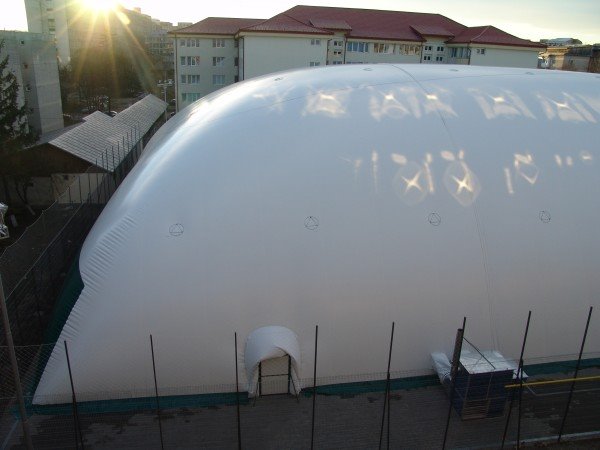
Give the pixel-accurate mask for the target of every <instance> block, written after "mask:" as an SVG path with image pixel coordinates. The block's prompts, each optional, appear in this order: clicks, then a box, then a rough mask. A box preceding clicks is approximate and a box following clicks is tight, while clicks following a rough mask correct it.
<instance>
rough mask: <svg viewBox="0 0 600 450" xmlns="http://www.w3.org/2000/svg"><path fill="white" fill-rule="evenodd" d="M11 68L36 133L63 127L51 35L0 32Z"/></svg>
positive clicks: (54, 52)
mask: <svg viewBox="0 0 600 450" xmlns="http://www.w3.org/2000/svg"><path fill="white" fill-rule="evenodd" d="M0 39H4V40H5V45H6V50H7V51H8V54H9V61H10V66H11V68H12V70H13V72H14V73H15V75H16V76H17V81H18V83H19V101H20V102H22V101H25V102H26V103H27V107H28V108H29V110H30V112H29V114H28V122H29V125H31V126H32V127H33V128H34V129H35V130H36V131H37V132H39V133H42V134H43V133H47V132H49V131H54V130H58V129H60V128H62V127H63V126H64V123H63V115H62V114H63V111H62V101H61V98H60V82H59V79H58V63H57V60H56V47H55V46H54V42H53V39H52V37H51V36H50V35H47V34H46V35H42V34H37V33H26V32H19V31H9V32H0Z"/></svg>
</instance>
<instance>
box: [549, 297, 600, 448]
mask: <svg viewBox="0 0 600 450" xmlns="http://www.w3.org/2000/svg"><path fill="white" fill-rule="evenodd" d="M593 310H594V307H593V306H590V310H589V312H588V317H587V322H586V324H585V331H584V332H583V340H582V341H581V348H580V349H579V357H578V358H577V365H576V366H575V374H574V375H573V381H572V382H571V389H570V390H569V399H568V400H567V407H566V408H565V413H564V415H563V420H562V423H561V425H560V431H559V432H558V440H557V442H560V440H561V438H562V435H563V431H564V428H565V422H566V421H567V415H568V414H569V408H570V407H571V400H572V399H573V389H575V382H576V381H577V374H578V373H579V366H580V365H581V356H582V355H583V347H584V346H585V340H586V338H587V332H588V328H589V327H590V319H591V318H592V311H593Z"/></svg>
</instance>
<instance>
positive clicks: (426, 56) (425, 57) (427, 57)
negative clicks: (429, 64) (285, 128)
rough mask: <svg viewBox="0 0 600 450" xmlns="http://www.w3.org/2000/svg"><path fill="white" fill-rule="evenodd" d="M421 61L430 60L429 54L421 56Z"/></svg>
mask: <svg viewBox="0 0 600 450" xmlns="http://www.w3.org/2000/svg"><path fill="white" fill-rule="evenodd" d="M423 61H431V55H425V56H423Z"/></svg>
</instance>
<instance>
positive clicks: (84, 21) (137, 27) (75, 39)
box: [25, 0, 192, 73]
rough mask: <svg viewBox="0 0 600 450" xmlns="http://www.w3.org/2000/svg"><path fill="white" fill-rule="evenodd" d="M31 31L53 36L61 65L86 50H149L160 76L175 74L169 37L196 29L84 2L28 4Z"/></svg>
mask: <svg viewBox="0 0 600 450" xmlns="http://www.w3.org/2000/svg"><path fill="white" fill-rule="evenodd" d="M25 11H26V14H27V25H28V30H29V31H30V32H33V33H43V34H49V35H52V36H53V38H54V40H55V43H56V48H57V56H58V61H59V64H61V65H67V64H69V62H70V60H71V57H72V56H74V55H75V54H77V52H78V51H80V50H81V49H84V48H95V47H105V46H116V45H120V46H128V47H130V48H133V49H135V50H136V51H138V50H139V49H140V47H142V48H143V47H145V49H146V50H147V52H148V53H149V54H150V55H152V56H153V57H154V58H155V61H156V64H157V67H156V69H157V70H158V71H159V72H167V73H168V72H171V71H172V70H173V64H174V60H173V39H172V37H171V36H169V35H168V34H167V33H168V32H169V31H172V30H175V29H177V28H182V27H186V26H189V25H192V24H191V23H187V22H182V23H179V24H177V25H176V26H174V25H173V24H172V23H170V22H163V21H160V20H157V19H154V18H152V17H150V16H149V15H147V14H144V13H143V12H142V10H141V9H140V8H133V9H131V10H130V9H126V8H123V7H121V6H117V7H115V9H114V10H112V11H106V12H94V11H92V10H90V9H89V7H86V5H85V4H84V2H83V1H81V0H25Z"/></svg>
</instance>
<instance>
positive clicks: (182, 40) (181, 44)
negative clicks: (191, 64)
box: [179, 39, 185, 47]
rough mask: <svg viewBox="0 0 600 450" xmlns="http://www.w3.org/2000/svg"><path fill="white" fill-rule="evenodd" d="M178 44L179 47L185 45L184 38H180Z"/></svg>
mask: <svg viewBox="0 0 600 450" xmlns="http://www.w3.org/2000/svg"><path fill="white" fill-rule="evenodd" d="M179 46H180V47H185V39H181V40H180V41H179Z"/></svg>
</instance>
